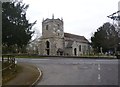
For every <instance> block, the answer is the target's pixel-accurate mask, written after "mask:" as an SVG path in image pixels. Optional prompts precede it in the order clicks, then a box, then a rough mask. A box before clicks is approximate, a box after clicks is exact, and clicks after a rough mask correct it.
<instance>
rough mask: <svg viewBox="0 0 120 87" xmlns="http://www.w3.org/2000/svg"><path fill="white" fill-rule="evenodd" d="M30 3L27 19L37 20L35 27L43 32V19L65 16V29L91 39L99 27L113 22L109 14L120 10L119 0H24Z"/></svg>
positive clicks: (39, 31)
mask: <svg viewBox="0 0 120 87" xmlns="http://www.w3.org/2000/svg"><path fill="white" fill-rule="evenodd" d="M23 2H24V3H26V4H29V8H28V10H27V19H29V20H30V22H34V21H35V20H37V24H36V25H35V27H34V29H35V30H36V31H37V32H38V33H42V26H41V23H42V19H43V18H44V19H46V18H52V14H54V17H55V18H61V17H62V18H63V20H64V31H65V32H68V33H73V34H77V35H81V36H85V37H86V38H87V39H90V37H91V36H92V33H94V32H95V31H96V30H97V28H98V27H100V26H102V25H103V23H105V22H112V21H111V20H110V19H109V18H107V16H108V15H110V14H112V13H114V12H116V11H117V10H118V2H119V0H23Z"/></svg>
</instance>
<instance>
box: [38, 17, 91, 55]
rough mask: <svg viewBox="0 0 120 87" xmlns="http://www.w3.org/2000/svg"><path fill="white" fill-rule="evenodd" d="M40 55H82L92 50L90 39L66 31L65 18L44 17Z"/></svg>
mask: <svg viewBox="0 0 120 87" xmlns="http://www.w3.org/2000/svg"><path fill="white" fill-rule="evenodd" d="M39 45H40V46H39V54H40V55H51V56H60V55H63V56H81V55H84V54H88V53H89V51H90V44H89V41H88V40H87V39H86V38H85V37H84V36H79V35H75V34H71V33H65V32H64V22H63V19H62V18H61V19H59V18H57V19H55V18H54V16H52V18H51V19H49V18H47V19H45V20H44V19H43V21H42V36H41V38H40V44H39Z"/></svg>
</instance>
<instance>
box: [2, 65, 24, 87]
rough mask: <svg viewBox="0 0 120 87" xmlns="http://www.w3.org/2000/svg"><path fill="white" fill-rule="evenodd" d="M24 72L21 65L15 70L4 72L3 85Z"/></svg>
mask: <svg viewBox="0 0 120 87" xmlns="http://www.w3.org/2000/svg"><path fill="white" fill-rule="evenodd" d="M20 72H22V67H21V66H20V65H16V68H15V69H14V70H12V69H11V70H10V69H8V70H6V71H3V72H2V85H4V84H5V83H7V82H8V81H10V80H11V79H13V78H15V77H16V76H17V74H19V73H20Z"/></svg>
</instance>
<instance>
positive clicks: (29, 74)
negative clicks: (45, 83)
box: [4, 63, 42, 86]
mask: <svg viewBox="0 0 120 87" xmlns="http://www.w3.org/2000/svg"><path fill="white" fill-rule="evenodd" d="M17 65H20V66H21V67H22V70H21V72H19V73H18V74H17V76H16V77H15V78H13V79H12V80H10V81H9V82H7V83H6V84H5V85H4V86H7V85H9V86H13V85H21V86H23V85H28V86H34V85H36V84H37V82H39V81H40V78H41V77H42V71H41V70H40V69H39V68H37V67H36V66H35V65H33V64H29V63H18V64H17Z"/></svg>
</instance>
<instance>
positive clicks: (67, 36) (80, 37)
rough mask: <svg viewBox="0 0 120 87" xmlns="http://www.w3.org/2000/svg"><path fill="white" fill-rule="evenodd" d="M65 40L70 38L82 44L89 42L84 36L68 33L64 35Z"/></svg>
mask: <svg viewBox="0 0 120 87" xmlns="http://www.w3.org/2000/svg"><path fill="white" fill-rule="evenodd" d="M64 37H65V38H72V39H74V40H80V41H82V42H89V41H88V40H87V39H86V38H85V37H84V36H79V35H75V34H70V33H64Z"/></svg>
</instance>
